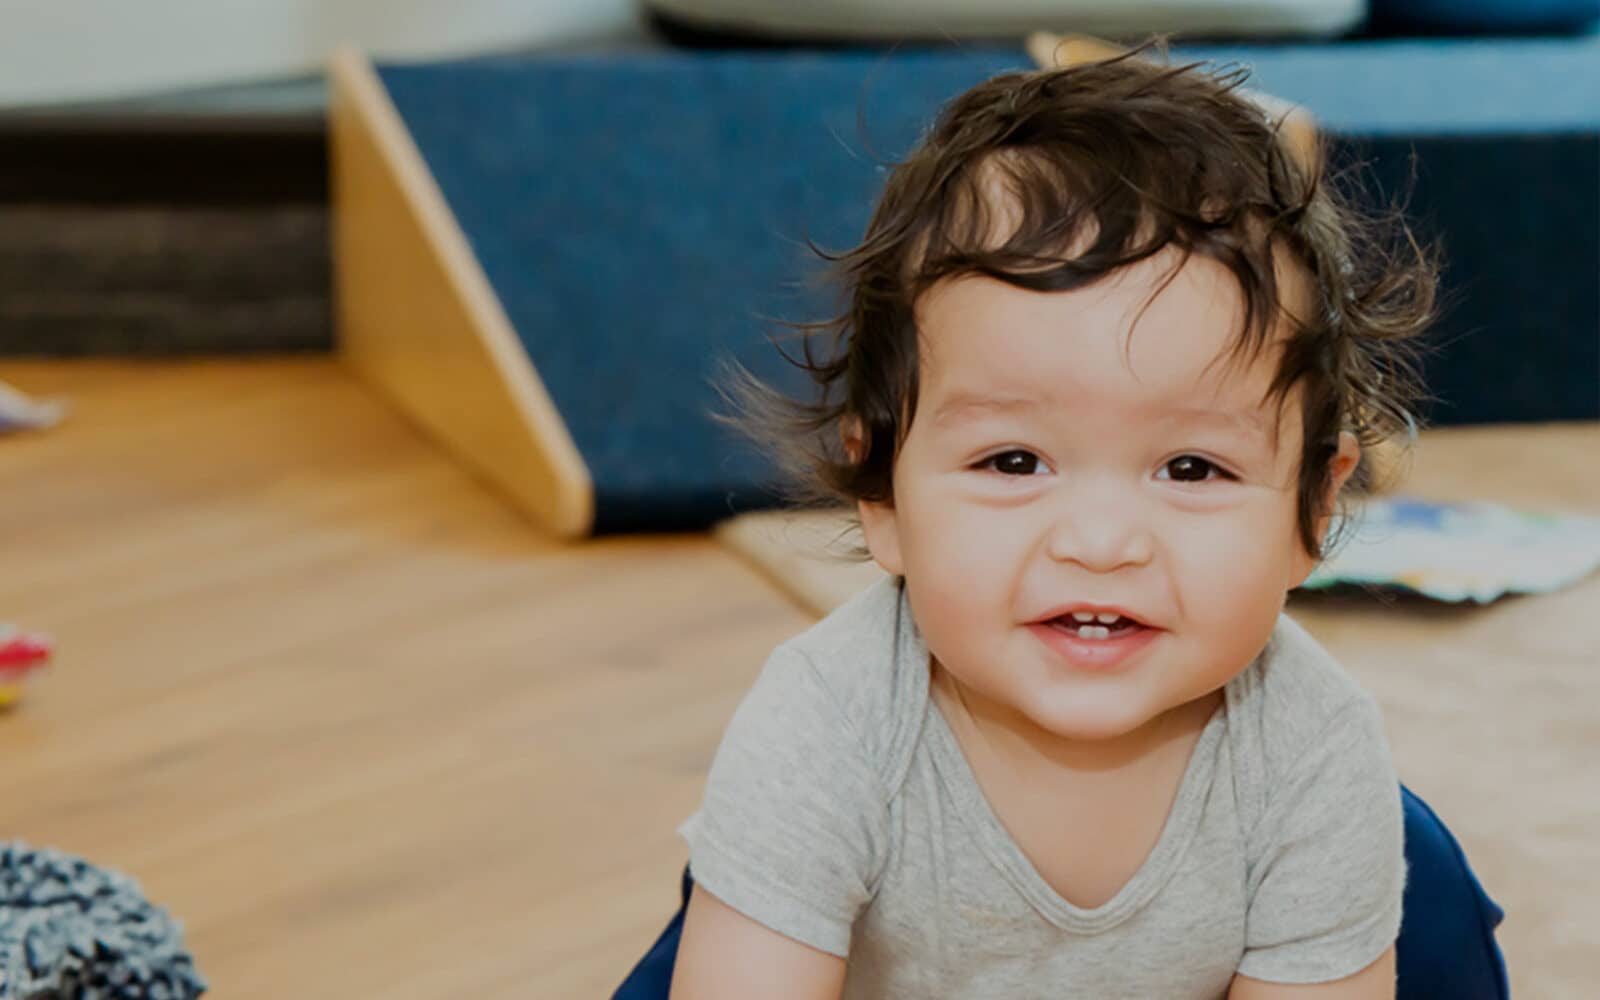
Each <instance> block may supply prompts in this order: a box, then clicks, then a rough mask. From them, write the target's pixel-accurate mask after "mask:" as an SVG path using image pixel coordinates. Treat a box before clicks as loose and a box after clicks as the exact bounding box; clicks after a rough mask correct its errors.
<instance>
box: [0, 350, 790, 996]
mask: <svg viewBox="0 0 1600 1000" xmlns="http://www.w3.org/2000/svg"><path fill="white" fill-rule="evenodd" d="M0 377H3V378H5V379H7V380H9V381H11V382H13V383H15V384H17V385H19V386H21V387H22V388H24V389H25V390H27V391H29V392H30V393H34V394H37V395H57V394H60V395H63V396H66V397H67V398H68V399H69V400H70V402H71V403H72V406H73V411H72V414H71V416H70V417H69V419H68V421H67V422H66V423H64V424H63V425H61V426H60V427H59V428H57V429H55V430H53V431H50V432H47V433H43V434H37V435H30V436H26V437H13V438H6V439H3V440H0V539H3V540H4V549H3V551H4V562H3V566H4V571H3V572H0V620H5V621H15V622H18V623H20V624H23V625H24V626H26V627H28V628H31V629H37V630H42V631H47V632H51V633H53V634H54V635H55V636H56V639H57V642H58V645H59V652H58V657H57V663H56V665H55V667H54V669H53V670H52V671H51V672H50V674H48V675H47V676H45V677H44V678H42V679H41V680H40V681H39V683H38V684H37V685H36V686H35V687H34V688H33V689H32V690H31V691H30V694H29V696H28V698H27V699H26V701H25V703H24V704H23V705H22V706H21V708H20V710H18V711H16V712H13V713H11V714H10V715H8V716H3V717H0V788H3V789H4V794H3V796H0V831H4V835H5V836H8V837H13V838H16V839H22V840H25V841H27V842H29V843H32V844H36V845H48V846H52V847H56V848H59V849H61V850H65V851H70V852H73V853H77V854H81V855H83V856H85V857H87V858H89V859H91V860H92V861H94V862H96V863H98V864H101V865H104V866H107V867H112V868H116V869H119V870H122V871H125V872H127V873H129V874H130V875H133V876H134V877H136V878H138V879H139V880H140V882H141V884H142V885H143V887H144V889H145V891H146V893H147V894H148V895H149V896H150V897H151V898H152V899H154V900H155V901H157V902H158V903H160V904H161V905H163V906H166V907H167V908H168V909H169V910H170V911H171V912H172V913H173V914H174V915H175V916H176V917H177V918H178V919H180V920H182V921H183V922H184V924H185V929H186V934H187V939H188V943H189V945H190V947H191V949H192V950H193V951H194V953H195V957H196V961H197V964H198V965H199V967H200V969H201V971H202V972H203V973H204V974H205V975H206V976H207V977H208V978H209V979H210V981H211V982H212V984H213V994H212V995H214V996H217V997H273V998H281V997H285V996H295V997H354V996H374V997H376V996H383V997H386V998H387V997H394V998H411V997H415V998H419V1000H421V998H445V997H460V996H465V995H477V996H489V997H598V996H605V995H609V990H610V989H612V988H613V987H614V986H615V985H616V984H617V983H618V982H619V981H620V980H621V978H622V976H623V975H624V974H625V973H626V972H627V970H628V968H629V967H630V966H631V964H632V962H633V961H634V960H635V959H636V958H637V957H638V956H639V955H641V954H642V953H643V951H644V949H645V948H646V947H647V946H648V945H649V944H650V942H651V941H652V940H653V939H654V936H655V934H656V933H657V932H658V931H659V930H660V927H661V926H662V924H663V923H664V922H665V920H666V918H667V917H668V916H669V915H670V914H671V912H672V910H673V909H674V908H675V907H676V902H677V901H676V891H677V875H678V871H679V869H680V868H681V866H682V863H683V860H684V849H683V846H682V844H681V842H679V841H678V839H677V837H676V836H675V835H674V833H673V830H674V828H675V827H676V825H677V823H678V822H679V821H681V820H682V819H683V818H684V817H685V816H687V815H688V813H689V812H690V811H692V810H693V808H694V806H695V804H696V802H697V801H698V797H699V794H700V789H701V787H702V782H703V777H704V771H705V768H706V766H707V764H708V763H709V761H710V755H711V753H712V751H713V750H714V748H715V744H716V740H717V738H718V736H719V735H720V733H721V729H722V727H723V725H724V724H725V723H726V720H727V717H728V715H729V714H731V712H732V710H733V707H734V705H735V703H736V702H737V699H738V697H739V695H740V694H741V693H742V691H743V688H744V687H745V685H746V684H747V683H748V681H749V679H750V678H751V677H753V676H754V674H755V672H756V670H758V669H759V667H760V665H761V663H762V662H763V660H764V659H765V657H766V655H767V653H768V652H770V650H771V648H772V646H773V645H775V644H776V643H777V642H779V641H781V640H782V639H783V638H786V637H787V636H788V635H791V634H793V633H794V632H795V631H797V630H799V629H800V628H803V627H804V626H805V625H806V624H808V623H809V621H810V619H809V617H808V616H807V615H805V614H804V613H803V612H801V611H800V610H798V609H797V608H795V607H794V606H793V605H791V604H790V603H789V602H788V601H787V600H786V599H785V598H784V597H783V596H781V595H780V594H779V593H778V592H777V591H776V590H775V589H773V588H771V587H770V586H768V585H767V584H766V583H764V582H763V581H762V580H761V579H760V578H759V577H758V576H756V574H755V573H754V572H752V571H751V570H750V569H748V568H747V567H746V566H744V565H743V564H742V563H741V562H740V561H739V560H738V559H737V558H736V557H735V556H733V555H731V554H729V553H728V552H727V551H726V550H724V549H723V548H722V547H721V546H719V545H717V544H715V543H714V542H713V541H712V540H711V539H710V538H709V537H707V536H704V535H681V536H651V537H633V538H622V539H611V540H603V541H598V542H594V543H590V544H582V545H569V544H565V543H560V542H556V541H553V540H551V539H549V538H547V537H545V536H542V535H541V534H540V533H539V532H538V531H537V530H536V529H535V528H533V527H532V526H531V525H530V524H529V523H528V522H527V521H525V520H524V519H522V517H521V516H520V515H518V514H516V513H514V512H513V511H512V510H511V508H510V507H509V506H508V505H506V504H505V503H503V502H502V501H501V500H500V499H499V498H498V497H497V496H496V495H495V494H494V493H493V492H492V491H491V490H490V489H488V488H486V487H485V486H484V485H482V484H481V483H479V482H477V481H475V480H473V479H472V478H470V477H469V476H467V475H466V474H464V473H462V472H461V471H460V470H459V469H458V468H457V467H456V466H455V465H454V463H452V462H450V461H448V460H447V459H445V458H444V457H443V456H442V455H440V454H439V453H438V452H437V451H436V450H435V449H434V448H433V446H431V445H430V444H428V443H427V442H426V441H425V440H424V439H423V438H422V437H421V436H420V435H419V434H417V433H415V432H414V431H413V430H412V429H411V428H410V427H409V426H407V425H406V424H405V423H404V421H402V420H401V419H399V418H397V417H396V416H394V415H393V413H392V412H391V411H390V410H389V409H388V408H386V407H385V406H384V405H382V404H381V403H380V402H378V401H377V400H375V399H374V398H372V397H371V396H370V395H369V394H368V393H367V391H366V390H364V389H363V388H361V387H360V386H359V385H358V384H357V383H356V382H355V381H354V380H353V379H351V378H350V377H349V376H347V375H346V374H345V373H344V372H343V371H342V370H340V369H339V368H338V367H337V365H335V364H334V363H333V362H331V361H329V360H327V359H324V358H304V359H272V360H265V361H262V360H251V361H198V362H167V363H151V364H128V363H115V362H71V363H61V362H51V363H45V362H28V363H17V362H12V363H8V364H5V365H3V366H0Z"/></svg>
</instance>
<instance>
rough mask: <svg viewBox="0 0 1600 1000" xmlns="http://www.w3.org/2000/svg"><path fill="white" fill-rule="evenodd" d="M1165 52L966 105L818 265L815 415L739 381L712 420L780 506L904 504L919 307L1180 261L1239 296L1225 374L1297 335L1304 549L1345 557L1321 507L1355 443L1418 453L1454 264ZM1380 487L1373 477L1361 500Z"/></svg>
mask: <svg viewBox="0 0 1600 1000" xmlns="http://www.w3.org/2000/svg"><path fill="white" fill-rule="evenodd" d="M1152 45H1155V46H1158V47H1159V48H1160V50H1161V51H1162V53H1163V54H1165V42H1164V40H1160V39H1157V40H1153V41H1151V42H1147V43H1145V44H1144V45H1143V46H1141V47H1140V48H1138V49H1135V50H1133V51H1132V52H1129V53H1127V54H1125V55H1122V56H1118V57H1117V58H1114V59H1109V60H1105V61H1102V62H1095V63H1086V64H1082V65H1077V66H1071V67H1068V68H1064V69H1054V70H1045V71H1038V72H1019V73H1010V74H1005V75H1002V76H998V77H995V78H993V79H990V80H987V81H985V82H983V83H981V84H979V85H977V86H976V87H974V88H972V89H971V90H969V91H967V92H966V93H964V94H962V95H961V96H960V97H958V98H956V99H955V100H954V101H953V102H951V103H950V104H949V105H948V106H947V107H946V108H945V109H944V111H943V113H942V114H941V115H940V117H939V119H938V121H937V122H936V123H935V125H934V127H933V128H932V130H931V131H930V132H929V133H928V134H927V135H926V136H925V137H924V138H923V139H922V141H921V142H920V143H919V144H918V145H917V146H916V148H915V149H913V150H912V151H911V153H910V154H909V155H908V156H907V158H906V159H905V160H903V161H901V162H899V163H898V164H896V166H895V169H894V170H893V172H892V173H891V174H890V176H889V179H888V183H887V186H886V187H885V189H884V191H883V194H882V196H881V198H880V200H879V203H878V205H877V209H876V211H875V212H874V214H873V216H872V220H871V222H870V224H869V226H868V228H867V232H866V236H865V238H864V239H863V240H862V242H861V243H860V245H859V246H856V247H855V248H853V249H851V250H848V251H846V252H844V253H842V254H828V253H826V252H824V251H820V250H819V251H817V252H818V253H819V254H820V255H821V256H823V257H824V258H825V259H826V260H828V261H829V262H831V263H832V265H833V271H832V277H833V278H834V279H835V280H836V281H837V282H838V283H839V284H840V286H841V291H842V292H843V297H844V299H845V300H846V301H845V304H844V308H843V310H842V312H841V314H840V315H838V316H837V317H835V318H833V319H831V320H829V321H826V322H821V323H813V324H797V326H798V328H799V333H798V335H799V336H800V337H802V338H803V345H804V353H805V359H804V360H803V361H802V360H797V359H795V358H793V357H789V356H788V355H787V354H786V355H785V357H786V358H788V360H789V361H790V362H791V363H793V364H795V365H797V366H799V367H801V368H803V369H804V370H805V371H806V372H808V373H809V375H810V377H811V379H812V380H813V381H814V382H815V383H816V384H817V386H818V387H819V390H820V391H819V392H818V394H817V398H816V399H815V400H795V399H791V398H788V397H786V396H784V395H783V394H781V393H780V392H778V391H776V390H774V389H773V388H772V387H770V386H768V385H766V384H764V383H762V382H761V381H760V380H759V379H757V378H756V377H755V376H753V375H752V374H751V373H750V372H749V371H748V370H746V369H744V368H742V367H740V366H739V365H737V364H736V363H729V364H728V365H727V368H726V369H725V373H724V374H725V385H723V386H722V387H721V389H722V392H723V395H724V398H725V399H726V400H727V401H728V402H729V403H730V404H731V405H732V406H733V407H734V411H735V412H734V413H733V414H732V415H720V414H719V415H716V416H717V419H719V420H721V421H723V422H725V423H727V424H729V425H731V426H733V427H735V428H736V429H738V430H740V431H741V432H743V433H745V434H746V435H748V436H749V437H751V438H753V439H754V440H755V441H756V442H757V443H758V444H759V445H760V446H762V447H763V448H764V449H765V450H766V451H767V453H768V454H770V455H771V456H773V458H774V459H775V460H776V461H777V463H778V466H779V468H780V470H781V471H782V472H783V473H784V474H785V484H784V489H783V496H784V498H785V499H787V500H788V501H789V502H791V503H793V504H797V505H800V506H807V507H810V506H818V507H822V506H825V507H830V508H831V507H835V506H840V505H844V506H848V507H853V506H854V505H855V502H856V501H858V500H867V501H875V502H889V503H892V502H893V496H894V488H893V476H892V473H893V468H894V458H895V454H896V451H897V449H898V448H899V447H900V445H901V444H902V443H903V442H904V440H905V435H906V434H907V432H908V431H909V425H910V421H911V419H912V416H913V415H914V414H915V412H916V406H917V391H918V353H917V330H916V323H915V319H914V311H913V307H914V304H915V303H916V301H917V298H918V296H920V295H921V294H922V293H923V292H925V291H927V290H928V289H929V288H930V287H931V286H933V285H934V284H935V283H936V282H938V281H940V280H943V279H946V278H951V277H955V276H958V275H963V274H981V275H986V276H989V277H992V278H996V279H998V280H1001V281H1005V282H1008V283H1010V284H1012V285H1015V286H1017V287H1020V288H1025V289H1032V290H1036V291H1066V290H1070V289H1075V288H1081V287H1084V286H1086V285H1090V284H1093V283H1094V282H1096V281H1099V280H1100V279H1102V278H1104V277H1105V276H1107V275H1109V274H1111V273H1112V272H1114V271H1116V270H1117V269H1118V268H1121V267H1124V266H1126V265H1129V264H1132V263H1135V262H1137V261H1140V260H1143V259H1145V258H1147V257H1149V256H1151V255H1153V254H1156V253H1158V252H1159V251H1161V250H1162V249H1163V248H1164V247H1166V246H1168V245H1169V244H1175V245H1176V246H1177V247H1178V248H1179V250H1180V251H1181V252H1182V259H1183V260H1185V261H1186V260H1188V259H1189V257H1190V255H1191V254H1194V253H1199V254H1203V255H1205V256H1207V257H1210V258H1212V259H1214V260H1216V261H1218V262H1220V263H1222V264H1224V265H1226V266H1227V267H1228V268H1229V269H1230V270H1231V271H1232V273H1233V274H1234V276H1235V277H1236V278H1237V280H1238V282H1239V285H1240V287H1241V289H1242V290H1243V292H1244V300H1245V318H1244V323H1243V326H1242V329H1241V330H1240V331H1239V333H1238V336H1237V340H1236V341H1235V342H1234V345H1233V347H1232V349H1231V351H1230V354H1229V356H1230V358H1233V359H1238V358H1240V357H1243V358H1246V359H1248V358H1253V357H1255V356H1256V355H1257V354H1258V353H1259V352H1260V351H1261V350H1262V349H1263V348H1264V347H1267V346H1270V344H1271V340H1272V331H1273V329H1274V322H1273V321H1274V319H1275V318H1277V317H1280V316H1281V317H1283V318H1284V319H1286V320H1287V321H1288V322H1287V323H1286V326H1287V328H1288V334H1287V336H1286V337H1285V338H1283V339H1282V341H1281V343H1282V346H1283V350H1282V351H1281V354H1280V356H1279V363H1278V368H1277V373H1276V377H1275V378H1274V381H1273V383H1272V388H1271V390H1270V392H1269V398H1272V399H1275V400H1276V401H1277V406H1278V408H1279V412H1280V413H1281V410H1282V407H1283V406H1284V404H1285V401H1286V399H1287V397H1288V394H1289V393H1290V391H1291V390H1292V389H1293V388H1294V386H1296V385H1303V386H1304V389H1303V395H1302V404H1303V424H1302V430H1303V435H1302V439H1303V444H1302V448H1301V455H1300V467H1299V468H1300V471H1299V482H1298V496H1299V507H1300V509H1299V516H1298V522H1299V529H1300V531H1299V533H1300V540H1301V543H1302V544H1303V545H1304V546H1305V549H1306V551H1307V552H1308V553H1310V554H1311V555H1312V556H1313V558H1323V557H1325V556H1326V555H1327V552H1328V551H1331V547H1332V546H1331V545H1330V546H1329V547H1328V548H1326V549H1325V548H1324V547H1323V545H1322V541H1321V539H1319V538H1318V537H1317V534H1316V530H1317V526H1318V523H1319V521H1320V520H1321V518H1322V517H1323V516H1325V515H1328V514H1331V513H1333V512H1332V511H1331V510H1325V509H1319V508H1320V507H1321V504H1320V502H1319V498H1321V497H1323V496H1325V495H1326V493H1327V489H1328V485H1329V482H1330V479H1329V477H1330V470H1329V460H1330V459H1331V457H1332V456H1333V455H1334V454H1335V453H1336V451H1337V448H1338V440H1339V433H1340V431H1342V430H1348V431H1350V432H1352V433H1353V434H1354V435H1355V436H1356V438H1357V440H1358V441H1359V442H1360V444H1361V445H1362V449H1363V454H1364V455H1366V454H1367V453H1368V449H1370V448H1372V447H1373V446H1375V445H1377V444H1378V443H1380V442H1384V441H1388V440H1390V439H1392V438H1395V437H1397V436H1404V437H1408V438H1409V439H1411V440H1414V439H1415V434H1416V428H1417V419H1416V417H1415V415H1414V414H1413V412H1412V408H1413V407H1414V406H1415V405H1416V404H1417V402H1418V401H1419V400H1421V399H1423V398H1428V397H1426V396H1425V394H1424V392H1423V388H1422V384H1421V379H1420V376H1419V374H1418V366H1417V360H1418V356H1419V354H1420V347H1419V346H1418V339H1417V338H1418V336H1419V335H1420V334H1421V333H1423V332H1424V331H1425V330H1426V329H1427V328H1428V327H1429V325H1430V324H1431V323H1432V322H1433V321H1434V319H1435V318H1436V315H1437V313H1436V286H1437V276H1438V272H1439V269H1440V267H1441V266H1442V265H1441V260H1440V255H1439V251H1438V248H1437V247H1436V246H1433V247H1427V248H1424V247H1423V246H1421V245H1419V243H1418V241H1417V238H1416V237H1415V236H1414V235H1413V233H1412V230H1411V229H1410V227H1408V226H1407V225H1406V223H1405V221H1404V218H1403V215H1402V212H1401V211H1399V210H1395V211H1393V212H1392V213H1391V214H1389V215H1388V216H1376V215H1367V214H1364V213H1363V212H1361V211H1359V210H1358V209H1357V208H1356V207H1355V204H1354V201H1353V200H1351V199H1350V198H1348V197H1347V196H1345V195H1343V194H1342V193H1340V192H1338V191H1336V190H1334V188H1333V187H1332V185H1331V184H1329V183H1327V182H1326V178H1325V176H1324V174H1325V170H1326V168H1325V163H1326V160H1327V154H1328V151H1327V146H1326V143H1325V141H1324V140H1322V139H1321V138H1320V137H1319V138H1318V139H1317V140H1316V148H1315V150H1314V151H1313V152H1311V153H1310V155H1306V154H1305V153H1301V154H1298V155H1297V154H1296V153H1295V151H1294V149H1293V147H1292V146H1291V145H1290V143H1289V142H1288V141H1287V140H1286V139H1285V138H1284V136H1283V135H1282V134H1281V133H1282V122H1281V121H1276V120H1274V119H1273V118H1272V117H1271V116H1270V115H1269V114H1267V113H1265V112H1264V111H1263V108H1262V106H1261V105H1260V104H1258V103H1257V102H1256V101H1253V100H1252V99H1250V98H1249V97H1248V96H1245V95H1241V94H1240V93H1238V92H1237V91H1238V88H1239V86H1240V85H1241V84H1242V83H1244V81H1245V80H1246V78H1247V77H1248V75H1249V72H1248V70H1246V69H1242V68H1235V69H1233V70H1231V71H1228V72H1225V73H1216V72H1209V71H1204V70H1202V66H1203V64H1200V63H1191V64H1188V65H1182V66H1170V65H1167V64H1165V62H1164V61H1163V62H1159V63H1158V62H1156V61H1153V60H1149V59H1145V58H1141V55H1142V54H1143V53H1144V52H1145V51H1146V50H1148V49H1149V48H1151V46H1152ZM1337 179H1338V178H1335V180H1337ZM996 183H998V184H999V185H1000V187H999V190H1002V191H1004V192H1005V197H1008V198H1009V199H1010V200H1011V204H1010V205H1009V206H1000V208H1001V209H1002V210H1004V209H1009V211H1004V213H1003V214H1004V216H1005V217H1006V218H1014V219H1015V220H1016V221H1015V223H1014V225H1008V226H1007V227H1006V228H1007V229H1009V230H1010V232H1009V234H1006V233H1005V232H1002V233H1000V234H999V235H998V236H997V235H996V234H995V232H994V229H995V221H996V219H997V218H998V217H1000V215H1001V212H998V211H996V206H992V205H987V204H986V203H985V202H986V195H985V192H989V191H993V190H995V189H996V187H995V185H996ZM987 199H988V200H991V201H992V200H993V195H992V194H990V195H988V196H987ZM1396 233H1398V234H1399V237H1401V238H1396ZM1091 237H1092V238H1091ZM1074 250H1075V251H1076V252H1074ZM1285 252H1287V255H1288V257H1289V259H1290V260H1292V261H1294V262H1295V263H1297V264H1299V265H1301V266H1303V267H1304V269H1305V273H1306V274H1308V275H1309V277H1310V278H1311V279H1313V280H1311V281H1309V282H1307V283H1306V284H1307V285H1309V286H1310V288H1311V297H1312V298H1313V299H1314V300H1315V301H1313V302H1310V303H1308V306H1309V307H1310V309H1311V310H1313V312H1314V315H1311V316H1308V317H1304V318H1302V317H1297V316H1294V315H1293V313H1292V312H1291V311H1290V310H1289V308H1288V306H1287V304H1286V303H1285V302H1284V298H1287V297H1288V296H1280V282H1279V281H1278V280H1277V279H1276V278H1275V276H1274V267H1273V257H1274V253H1277V254H1279V255H1280V257H1281V256H1282V255H1283V254H1284V253H1285ZM1169 280H1170V279H1169ZM818 341H827V344H826V347H827V349H826V350H819V349H818V346H817V343H818ZM780 350H781V348H780ZM851 425H855V426H859V427H860V429H861V432H862V433H861V441H862V444H863V446H864V452H863V453H861V454H860V455H859V460H852V458H851V456H850V454H849V453H848V452H847V451H846V449H845V447H844V444H843V440H842V437H841V432H842V430H843V429H844V428H845V427H847V426H851ZM1375 486H1376V484H1374V483H1373V482H1372V465H1371V463H1370V462H1369V461H1367V460H1365V459H1364V460H1363V462H1362V463H1361V466H1360V467H1358V469H1357V471H1356V473H1355V475H1353V476H1352V477H1351V480H1350V482H1349V485H1348V486H1347V489H1354V490H1365V489H1372V488H1375ZM852 555H854V556H855V557H857V558H865V557H866V555H867V554H866V552H865V550H864V549H862V548H860V547H857V548H856V549H855V550H854V551H853V553H852Z"/></svg>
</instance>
